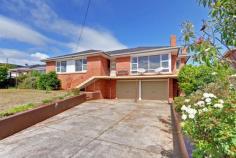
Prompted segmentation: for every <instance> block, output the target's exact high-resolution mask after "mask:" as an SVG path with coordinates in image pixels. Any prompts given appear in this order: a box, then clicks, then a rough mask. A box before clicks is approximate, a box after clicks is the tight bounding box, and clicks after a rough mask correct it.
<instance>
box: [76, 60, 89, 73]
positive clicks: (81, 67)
mask: <svg viewBox="0 0 236 158" xmlns="http://www.w3.org/2000/svg"><path fill="white" fill-rule="evenodd" d="M86 70H87V60H86V59H78V60H76V61H75V71H86Z"/></svg>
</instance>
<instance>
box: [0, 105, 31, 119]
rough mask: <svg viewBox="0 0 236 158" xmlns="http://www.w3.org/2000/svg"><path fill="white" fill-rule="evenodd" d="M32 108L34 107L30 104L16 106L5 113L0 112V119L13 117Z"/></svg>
mask: <svg viewBox="0 0 236 158" xmlns="http://www.w3.org/2000/svg"><path fill="white" fill-rule="evenodd" d="M34 107H35V105H34V104H32V103H30V104H25V105H20V106H16V107H13V108H10V109H8V110H6V111H3V112H0V117H4V116H9V115H13V114H15V113H18V112H22V111H26V110H29V109H32V108H34Z"/></svg>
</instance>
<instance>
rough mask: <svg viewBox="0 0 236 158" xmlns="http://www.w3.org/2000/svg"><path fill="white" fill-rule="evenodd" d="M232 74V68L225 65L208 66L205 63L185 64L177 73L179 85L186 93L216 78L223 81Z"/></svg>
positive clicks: (214, 80) (188, 93)
mask: <svg viewBox="0 0 236 158" xmlns="http://www.w3.org/2000/svg"><path fill="white" fill-rule="evenodd" d="M229 74H232V69H230V68H228V67H227V66H217V67H209V66H206V65H200V66H192V65H186V66H184V67H183V69H181V70H180V72H179V75H178V81H179V86H180V88H181V90H183V92H184V93H185V94H186V95H190V94H191V93H192V92H194V91H196V90H198V89H201V88H203V87H204V86H205V85H207V84H208V83H212V82H216V81H218V80H221V81H224V80H225V79H226V77H227V76H228V75H229Z"/></svg>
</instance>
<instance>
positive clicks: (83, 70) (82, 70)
mask: <svg viewBox="0 0 236 158" xmlns="http://www.w3.org/2000/svg"><path fill="white" fill-rule="evenodd" d="M78 60H82V69H81V71H76V61H78ZM85 60H86V64H85V63H84V61H85ZM85 65H86V69H85ZM87 70H88V64H87V58H79V59H75V72H87Z"/></svg>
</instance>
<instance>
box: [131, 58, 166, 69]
mask: <svg viewBox="0 0 236 158" xmlns="http://www.w3.org/2000/svg"><path fill="white" fill-rule="evenodd" d="M169 60H170V59H169V54H161V55H150V56H137V57H132V59H131V73H137V72H138V69H139V68H142V69H145V70H146V71H145V72H155V70H156V69H158V68H160V67H161V68H162V72H169V67H170V65H169Z"/></svg>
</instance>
